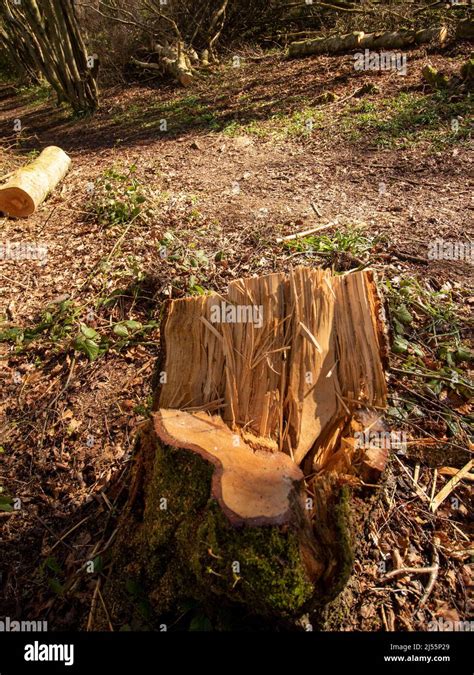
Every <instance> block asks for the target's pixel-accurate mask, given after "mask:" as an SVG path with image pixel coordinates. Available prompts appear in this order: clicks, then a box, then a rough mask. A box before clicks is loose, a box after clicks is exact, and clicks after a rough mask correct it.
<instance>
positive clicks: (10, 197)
mask: <svg viewBox="0 0 474 675" xmlns="http://www.w3.org/2000/svg"><path fill="white" fill-rule="evenodd" d="M70 164H71V159H70V157H69V156H68V155H67V154H66V153H65V152H64V151H63V150H61V148H57V147H56V146H54V145H52V146H49V147H47V148H45V149H44V150H43V152H42V153H41V154H40V155H39V156H38V157H37V158H36V159H35V160H34V161H33V162H31V164H27V165H26V166H23V167H21V168H20V169H17V170H16V171H14V172H13V174H12V176H11V177H10V179H9V180H8V181H7V182H6V183H5V185H3V186H2V187H0V211H3V213H5V214H7V215H9V216H12V217H14V218H24V217H26V216H30V215H31V214H32V213H34V212H35V211H36V209H37V208H38V206H39V205H40V204H41V203H42V202H43V201H44V199H46V197H47V195H48V194H49V193H50V192H52V191H53V190H54V188H55V187H56V185H57V184H58V183H59V181H61V180H62V179H63V178H64V176H65V175H66V173H67V172H68V170H69V166H70Z"/></svg>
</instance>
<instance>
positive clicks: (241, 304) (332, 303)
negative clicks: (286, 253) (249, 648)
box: [105, 267, 387, 627]
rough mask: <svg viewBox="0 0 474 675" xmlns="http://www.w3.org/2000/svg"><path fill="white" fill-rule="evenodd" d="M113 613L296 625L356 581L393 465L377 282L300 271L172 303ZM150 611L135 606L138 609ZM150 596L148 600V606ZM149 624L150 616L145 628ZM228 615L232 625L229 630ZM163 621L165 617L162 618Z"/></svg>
mask: <svg viewBox="0 0 474 675" xmlns="http://www.w3.org/2000/svg"><path fill="white" fill-rule="evenodd" d="M161 340H162V353H161V358H160V361H159V365H158V368H157V373H156V379H157V388H156V393H155V400H154V406H153V413H152V417H151V420H150V421H149V423H148V424H147V425H146V426H145V427H144V429H143V431H142V433H141V434H140V436H139V438H138V441H137V448H136V452H135V461H134V468H133V475H132V481H131V487H130V493H129V498H128V503H127V506H126V508H125V509H124V512H123V514H122V516H121V520H120V523H119V528H118V535H117V541H116V544H115V548H114V552H113V556H112V557H113V573H112V575H111V577H110V580H109V582H108V584H107V586H106V589H105V592H106V595H107V598H106V604H107V606H108V608H109V610H110V611H111V612H112V616H113V622H115V624H116V625H119V624H120V623H127V624H129V625H131V626H132V627H139V626H140V625H143V622H144V619H143V615H140V611H139V610H138V609H137V606H140V607H142V608H143V603H142V601H143V602H145V599H146V605H147V611H148V616H150V612H151V614H152V615H153V616H155V617H159V616H162V615H164V614H165V613H167V612H171V611H182V610H183V607H185V606H186V602H188V601H189V600H190V599H192V600H193V601H194V602H196V601H197V602H198V603H199V606H200V607H201V608H203V611H205V612H206V616H212V619H213V621H214V622H215V624H214V625H217V626H218V625H219V621H221V619H222V612H223V611H225V610H227V609H229V608H230V609H233V610H235V611H236V612H237V611H241V612H243V613H244V614H245V615H248V614H250V615H254V616H255V615H257V616H260V617H266V618H267V619H271V620H272V621H277V622H278V621H281V622H285V621H289V620H294V619H295V617H299V616H301V615H302V614H303V613H304V612H307V611H310V610H311V609H313V608H315V607H321V606H324V605H325V603H327V602H329V601H330V600H331V599H333V598H334V597H335V596H336V595H337V594H338V593H339V592H340V591H341V589H342V588H343V587H344V585H345V584H346V582H347V580H348V578H349V576H350V573H351V568H352V561H353V557H354V551H355V543H356V542H355V541H354V540H355V539H357V536H358V533H359V532H360V528H361V523H363V521H364V518H366V516H367V512H368V506H367V504H368V502H369V501H370V498H371V497H370V495H372V494H373V491H372V490H370V489H368V488H365V490H366V492H367V493H368V496H366V497H364V498H363V499H362V498H361V497H360V496H358V497H357V500H358V501H357V507H355V506H354V504H355V502H354V498H355V497H354V494H353V491H358V492H360V491H361V490H362V491H363V490H364V488H363V480H364V478H370V481H371V482H373V481H374V480H376V479H377V477H379V476H380V473H381V472H382V470H383V468H384V464H385V461H386V454H387V453H385V454H384V453H383V452H382V453H380V452H379V453H374V452H373V449H372V448H368V449H367V448H366V447H365V445H364V444H360V443H359V442H358V440H357V439H358V436H360V435H361V434H360V432H361V431H365V430H367V429H374V428H376V429H380V428H383V421H382V419H381V410H383V409H384V408H385V406H386V394H387V390H386V377H385V372H384V364H385V362H386V358H387V345H386V334H385V323H384V316H383V309H382V304H381V301H380V298H379V295H378V292H377V288H376V283H375V279H374V275H373V273H372V272H371V271H370V270H365V271H360V272H354V273H348V274H345V275H339V276H337V275H333V274H332V273H331V272H329V271H323V270H320V269H310V268H304V267H299V268H296V269H295V270H293V271H291V272H290V273H288V274H284V273H277V274H271V275H268V276H263V277H252V278H249V279H239V280H237V281H234V282H232V283H231V284H230V285H229V290H228V293H227V295H226V297H225V298H224V297H222V296H220V295H217V294H215V293H213V294H210V295H208V296H199V297H190V298H185V299H180V300H174V301H171V302H170V303H169V304H168V306H167V310H166V313H165V316H164V318H163V323H162V331H161ZM132 596H133V597H134V598H135V602H134V601H133V597H132ZM137 598H141V600H140V602H138V600H137ZM140 616H142V618H140ZM219 617H220V618H219ZM147 621H149V619H147Z"/></svg>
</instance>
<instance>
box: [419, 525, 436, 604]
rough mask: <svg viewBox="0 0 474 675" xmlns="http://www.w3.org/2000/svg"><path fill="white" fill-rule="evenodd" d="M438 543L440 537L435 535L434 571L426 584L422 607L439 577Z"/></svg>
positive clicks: (421, 602)
mask: <svg viewBox="0 0 474 675" xmlns="http://www.w3.org/2000/svg"><path fill="white" fill-rule="evenodd" d="M438 544H439V539H438V538H437V537H435V539H434V541H433V563H432V565H431V567H432V571H431V573H430V578H429V580H428V583H427V584H426V588H425V592H424V593H423V597H422V598H421V600H420V605H419V606H420V607H423V605H424V604H425V603H426V601H427V600H428V598H429V597H430V595H431V591H432V590H433V588H434V585H435V583H436V579H437V578H438V572H439V553H438Z"/></svg>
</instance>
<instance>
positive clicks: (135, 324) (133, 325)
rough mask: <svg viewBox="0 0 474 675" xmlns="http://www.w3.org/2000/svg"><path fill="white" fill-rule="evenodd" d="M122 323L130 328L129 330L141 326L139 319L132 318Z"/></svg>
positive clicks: (137, 328)
mask: <svg viewBox="0 0 474 675" xmlns="http://www.w3.org/2000/svg"><path fill="white" fill-rule="evenodd" d="M123 324H124V326H126V327H127V328H130V330H140V329H141V328H142V324H141V323H140V321H133V319H129V320H128V321H124V322H123Z"/></svg>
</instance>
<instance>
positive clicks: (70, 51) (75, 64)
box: [0, 0, 98, 113]
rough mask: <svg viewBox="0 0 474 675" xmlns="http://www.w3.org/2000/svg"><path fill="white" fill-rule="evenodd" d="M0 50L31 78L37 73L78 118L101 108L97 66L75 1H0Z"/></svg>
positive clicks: (34, 77)
mask: <svg viewBox="0 0 474 675" xmlns="http://www.w3.org/2000/svg"><path fill="white" fill-rule="evenodd" d="M0 47H3V48H4V49H5V50H6V51H7V52H8V54H9V55H10V58H11V60H12V62H13V63H14V64H16V65H17V67H18V68H19V70H20V71H22V72H23V73H25V74H26V75H27V76H28V77H30V78H33V79H38V76H39V74H40V75H41V76H43V77H44V78H45V79H46V80H47V82H49V84H50V85H51V86H52V87H53V88H54V90H55V91H56V93H57V95H58V101H59V102H63V101H66V102H67V103H69V104H70V105H71V107H72V108H73V110H74V111H75V112H77V113H85V112H91V111H93V110H95V109H96V108H97V105H98V87H97V80H96V76H97V65H98V64H97V63H96V62H95V59H94V57H93V56H89V55H88V54H87V50H86V47H85V44H84V41H83V38H82V35H81V30H80V27H79V22H78V19H77V15H76V9H75V5H74V1H73V0H41V2H38V1H37V0H21V1H20V2H14V1H13V0H0Z"/></svg>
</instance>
